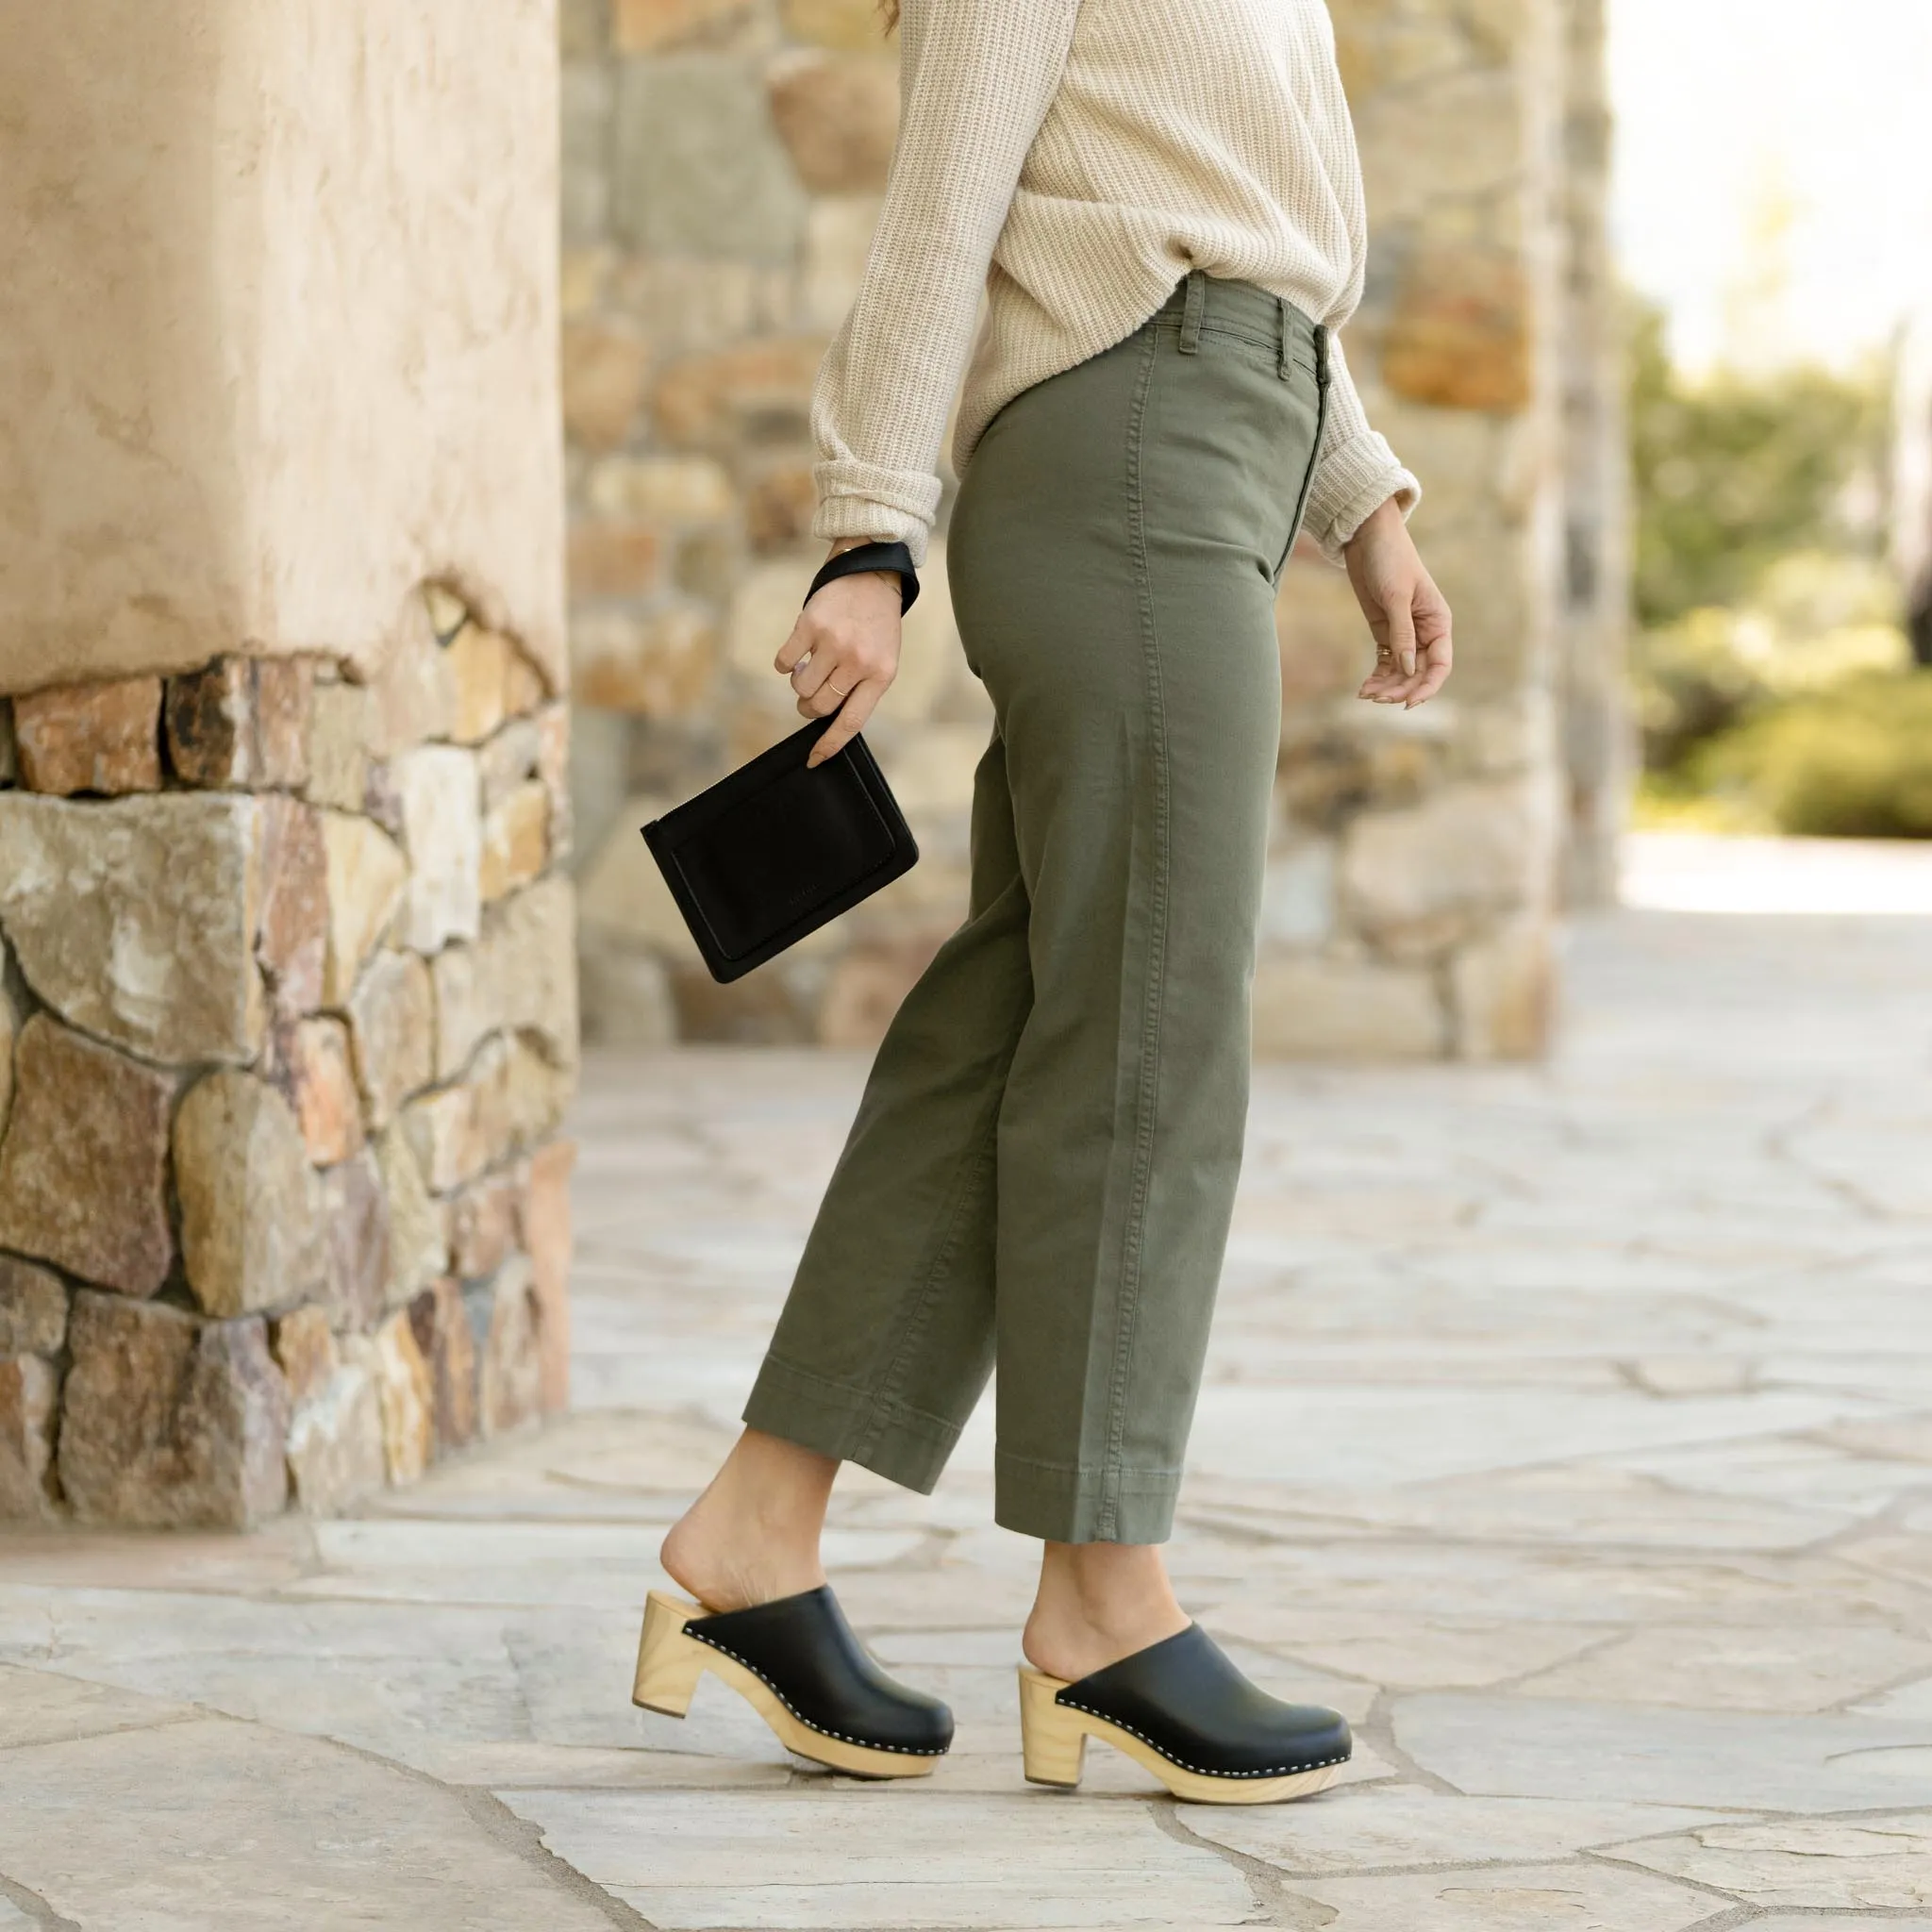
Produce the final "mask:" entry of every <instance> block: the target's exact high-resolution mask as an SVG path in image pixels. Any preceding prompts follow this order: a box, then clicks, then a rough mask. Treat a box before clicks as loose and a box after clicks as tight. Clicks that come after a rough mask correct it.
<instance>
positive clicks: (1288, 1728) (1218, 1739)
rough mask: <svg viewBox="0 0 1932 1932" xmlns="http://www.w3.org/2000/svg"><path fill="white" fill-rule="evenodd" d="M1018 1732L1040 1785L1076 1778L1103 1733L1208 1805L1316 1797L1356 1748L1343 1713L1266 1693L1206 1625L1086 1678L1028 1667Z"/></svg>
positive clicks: (1181, 1794)
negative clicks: (1244, 1673)
mask: <svg viewBox="0 0 1932 1932" xmlns="http://www.w3.org/2000/svg"><path fill="white" fill-rule="evenodd" d="M1020 1730H1021V1739H1022V1742H1023V1745H1024V1752H1025V1768H1026V1775H1027V1777H1028V1779H1029V1780H1031V1782H1033V1783H1034V1784H1037V1785H1062V1786H1068V1787H1071V1786H1074V1785H1077V1784H1078V1783H1079V1782H1080V1772H1081V1768H1082V1765H1083V1762H1084V1760H1085V1757H1086V1751H1087V1740H1088V1739H1089V1738H1090V1737H1092V1738H1100V1739H1103V1740H1105V1741H1106V1742H1108V1743H1109V1744H1111V1745H1113V1746H1114V1747H1115V1749H1116V1750H1120V1751H1124V1752H1125V1753H1126V1754H1127V1756H1128V1757H1132V1758H1135V1759H1137V1760H1138V1761H1139V1762H1140V1763H1141V1764H1143V1765H1145V1766H1146V1768H1147V1769H1148V1770H1149V1771H1151V1772H1152V1773H1153V1774H1154V1775H1155V1776H1156V1777H1158V1779H1159V1780H1160V1781H1161V1783H1162V1784H1164V1785H1165V1786H1166V1787H1167V1788H1168V1790H1171V1791H1172V1792H1173V1793H1174V1795H1175V1797H1177V1798H1186V1799H1189V1800H1191V1802H1192V1803H1194V1804H1199V1805H1269V1804H1275V1803H1279V1802H1280V1801H1281V1800H1283V1799H1286V1798H1306V1797H1308V1796H1310V1795H1311V1794H1312V1793H1314V1792H1316V1791H1319V1790H1322V1789H1323V1787H1324V1786H1325V1785H1327V1784H1330V1783H1332V1782H1333V1780H1334V1779H1335V1777H1336V1775H1337V1774H1339V1773H1340V1771H1341V1767H1342V1766H1343V1765H1344V1764H1346V1763H1347V1762H1348V1759H1349V1754H1350V1752H1351V1751H1352V1750H1353V1748H1354V1745H1353V1741H1352V1740H1351V1739H1350V1737H1349V1730H1348V1724H1347V1722H1346V1720H1345V1719H1343V1718H1342V1717H1341V1716H1340V1715H1339V1714H1338V1713H1337V1712H1335V1711H1332V1710H1324V1709H1323V1708H1321V1707H1319V1706H1316V1705H1306V1704H1283V1703H1282V1702H1281V1701H1280V1699H1279V1698H1274V1697H1270V1696H1269V1695H1268V1694H1267V1692H1266V1691H1260V1690H1257V1688H1256V1687H1255V1686H1254V1685H1253V1684H1251V1683H1249V1682H1248V1680H1247V1678H1245V1677H1244V1676H1242V1675H1241V1672H1240V1671H1239V1670H1237V1669H1236V1668H1235V1666H1234V1664H1233V1663H1232V1662H1230V1661H1229V1659H1228V1657H1227V1656H1226V1654H1225V1653H1224V1651H1223V1650H1222V1649H1221V1647H1220V1645H1219V1644H1217V1643H1216V1642H1215V1641H1214V1640H1213V1639H1212V1638H1211V1637H1209V1636H1208V1633H1207V1632H1206V1631H1205V1630H1203V1629H1202V1628H1201V1626H1200V1625H1199V1624H1189V1625H1188V1627H1187V1628H1186V1629H1185V1630H1183V1631H1181V1632H1180V1634H1179V1635H1178V1636H1175V1637H1169V1638H1166V1639H1164V1640H1163V1641H1161V1642H1159V1643H1155V1644H1150V1645H1149V1646H1148V1647H1147V1648H1146V1649H1145V1650H1139V1651H1136V1652H1135V1653H1134V1655H1133V1656H1132V1657H1123V1658H1122V1659H1121V1661H1120V1662H1119V1663H1117V1664H1109V1665H1108V1667H1107V1668H1106V1669H1105V1670H1103V1671H1095V1672H1094V1673H1093V1674H1092V1675H1091V1676H1088V1677H1082V1678H1081V1679H1080V1680H1079V1681H1078V1682H1077V1683H1073V1684H1069V1683H1066V1682H1064V1681H1063V1680H1062V1679H1060V1678H1058V1677H1049V1676H1047V1675H1046V1674H1045V1673H1044V1672H1041V1671H1036V1670H1031V1669H1027V1668H1025V1667H1023V1668H1022V1669H1021V1672H1020Z"/></svg>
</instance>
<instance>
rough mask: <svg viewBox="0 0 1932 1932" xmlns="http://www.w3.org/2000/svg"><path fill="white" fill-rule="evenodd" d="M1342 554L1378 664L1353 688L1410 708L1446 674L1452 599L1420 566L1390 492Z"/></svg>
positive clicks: (1452, 656)
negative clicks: (1346, 562) (1450, 600)
mask: <svg viewBox="0 0 1932 1932" xmlns="http://www.w3.org/2000/svg"><path fill="white" fill-rule="evenodd" d="M1342 555H1343V556H1344V558H1346V559H1347V561H1348V580H1349V582H1350V583H1351V584H1352V585H1353V586H1354V587H1355V600H1356V602H1357V604H1359V605H1360V606H1361V607H1362V615H1363V616H1364V617H1366V618H1367V619H1368V620H1369V628H1370V629H1371V630H1372V631H1374V634H1375V668H1374V670H1373V671H1372V672H1370V673H1369V675H1368V677H1367V679H1366V681H1365V682H1364V683H1363V685H1362V688H1361V690H1360V691H1357V693H1356V695H1357V697H1360V698H1366V699H1367V700H1368V701H1369V702H1370V703H1371V704H1373V705H1400V706H1401V707H1402V708H1404V709H1405V710H1409V711H1412V710H1414V709H1415V708H1416V706H1418V705H1421V704H1426V703H1427V702H1428V701H1429V699H1431V698H1432V697H1434V696H1435V695H1436V693H1437V692H1438V691H1441V689H1442V686H1443V685H1444V684H1445V683H1446V682H1447V681H1448V677H1449V672H1450V668H1451V666H1452V665H1453V664H1454V663H1455V660H1456V645H1455V641H1454V640H1453V638H1452V637H1451V634H1450V633H1451V622H1450V617H1449V606H1448V604H1447V603H1446V602H1445V601H1444V599H1443V596H1442V593H1441V591H1439V590H1437V588H1436V582H1435V579H1434V578H1433V577H1432V576H1430V575H1429V574H1428V572H1427V571H1426V570H1424V568H1423V560H1422V558H1421V557H1420V556H1419V555H1418V554H1417V552H1416V547H1415V543H1414V541H1413V540H1412V539H1411V538H1410V536H1409V534H1408V525H1407V524H1406V523H1404V522H1403V520H1402V511H1401V509H1400V508H1398V506H1397V505H1396V502H1395V499H1394V498H1393V497H1392V496H1391V498H1390V499H1389V501H1388V502H1387V503H1385V504H1383V505H1382V507H1381V508H1379V509H1377V510H1376V511H1375V512H1374V514H1373V515H1372V516H1371V517H1370V518H1369V520H1368V522H1367V523H1365V524H1364V525H1362V526H1361V528H1360V529H1358V530H1357V532H1356V533H1355V535H1354V536H1353V537H1351V538H1350V539H1349V541H1348V542H1347V544H1346V545H1345V546H1344V547H1343V550H1342Z"/></svg>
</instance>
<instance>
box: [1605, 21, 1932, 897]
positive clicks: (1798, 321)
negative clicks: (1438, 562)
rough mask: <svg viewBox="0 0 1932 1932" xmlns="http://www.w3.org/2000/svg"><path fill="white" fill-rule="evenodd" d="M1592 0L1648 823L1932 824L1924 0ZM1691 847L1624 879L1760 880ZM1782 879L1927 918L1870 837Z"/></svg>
mask: <svg viewBox="0 0 1932 1932" xmlns="http://www.w3.org/2000/svg"><path fill="white" fill-rule="evenodd" d="M1609 17H1610V32H1611V41H1610V67H1611V85H1612V90H1613V96H1614V101H1615V107H1616V113H1617V169H1616V191H1615V201H1614V222H1615V231H1616V241H1617V247H1618V254H1619V259H1620V263H1621V267H1622V271H1623V274H1624V278H1625V280H1626V282H1627V284H1628V287H1629V290H1630V293H1631V318H1630V382H1631V423H1632V455H1633V469H1634V475H1635V481H1636V486H1637V502H1636V519H1637V546H1636V549H1637V581H1636V619H1637V631H1636V638H1635V644H1634V649H1633V666H1634V672H1635V677H1636V683H1637V693H1636V699H1637V708H1638V716H1639V723H1640V725H1641V732H1642V738H1643V752H1644V766H1645V769H1644V773H1643V776H1642V779H1641V784H1640V787H1639V791H1638V797H1637V801H1636V807H1635V819H1636V824H1637V826H1638V828H1639V831H1640V834H1642V833H1645V832H1648V833H1652V834H1655V833H1657V832H1659V831H1667V832H1673V833H1676V834H1679V835H1682V834H1686V833H1690V834H1696V833H1703V834H1707V835H1716V834H1722V835H1729V836H1731V837H1750V836H1753V835H1758V836H1762V835H1767V834H1785V835H1809V836H1823V837H1830V838H1839V839H1847V838H1864V839H1874V838H1875V839H1887V840H1901V839H1909V840H1924V839H1927V838H1932V670H1927V669H1925V668H1924V663H1925V661H1926V660H1927V659H1928V658H1932V611H1928V608H1927V607H1928V603H1932V584H1928V581H1927V557H1928V552H1932V493H1928V478H1932V246H1928V243H1932V117H1928V115H1927V113H1926V110H1925V102H1926V93H1927V88H1928V84H1932V7H1927V6H1926V5H1925V4H1924V0H1841V4H1840V5H1838V6H1835V7H1832V8H1820V7H1818V6H1816V5H1807V4H1799V0H1761V4H1757V5H1753V6H1750V7H1741V6H1739V5H1736V4H1734V0H1613V4H1612V6H1611V7H1610V9H1609ZM1915 639H1916V642H1917V660H1918V661H1917V662H1916V663H1915V660H1914V650H1913V642H1914V640H1915ZM1690 850H1691V848H1689V847H1685V848H1680V849H1679V850H1677V851H1676V852H1673V851H1672V850H1671V849H1669V848H1667V847H1659V846H1658V845H1657V843H1656V841H1655V840H1654V839H1650V840H1647V839H1645V838H1644V837H1641V836H1640V837H1639V838H1638V839H1637V840H1636V841H1633V847H1632V854H1631V859H1632V871H1631V876H1632V879H1633V884H1634V891H1635V895H1636V896H1638V897H1639V898H1646V897H1650V898H1655V897H1657V896H1661V897H1663V898H1666V899H1668V898H1671V897H1673V896H1674V895H1675V896H1677V897H1682V896H1684V895H1685V894H1686V893H1689V894H1690V895H1691V897H1693V898H1694V897H1696V896H1697V895H1698V894H1699V893H1700V892H1702V893H1709V892H1711V891H1718V890H1719V887H1718V886H1717V885H1716V884H1713V883H1709V882H1708V881H1711V880H1713V878H1714V877H1715V874H1717V873H1719V872H1722V874H1723V875H1724V877H1723V884H1722V891H1723V892H1727V893H1729V894H1730V895H1731V896H1733V897H1736V898H1739V899H1740V901H1741V902H1742V904H1744V905H1745V906H1756V905H1757V904H1758V903H1760V901H1761V900H1762V899H1763V897H1764V893H1765V891H1769V890H1771V889H1770V888H1769V887H1768V886H1767V887H1763V888H1761V889H1759V888H1754V887H1753V886H1752V884H1751V881H1752V879H1753V877H1754V876H1755V874H1754V872H1753V869H1752V867H1751V865H1750V863H1749V860H1748V858H1747V856H1746V848H1742V847H1726V848H1724V849H1723V850H1722V854H1721V859H1722V863H1721V864H1713V862H1712V858H1711V855H1709V854H1706V855H1705V856H1704V858H1702V859H1700V860H1698V861H1697V863H1695V864H1691V861H1690V860H1689V859H1688V858H1686V856H1685V855H1686V853H1687V852H1689V851H1690ZM1893 856H1894V857H1895V858H1900V859H1903V858H1906V856H1907V855H1906V853H1905V852H1904V851H1903V850H1901V851H1898V852H1897V853H1896V854H1895V855H1893ZM1687 866H1688V867H1689V870H1690V871H1691V872H1694V873H1697V874H1700V875H1702V876H1703V877H1704V878H1705V879H1706V880H1707V883H1706V884H1705V885H1702V886H1691V885H1688V884H1687V883H1686V877H1687V872H1686V868H1687ZM1784 875H1785V876H1787V877H1788V878H1791V879H1794V880H1798V879H1802V880H1805V881H1808V882H1809V883H1808V884H1807V885H1804V886H1802V887H1800V886H1798V885H1795V884H1794V886H1793V890H1794V891H1798V893H1799V896H1800V897H1802V898H1804V899H1805V900H1806V903H1807V904H1809V903H1812V902H1813V901H1816V903H1817V904H1818V906H1819V909H1828V908H1837V907H1838V906H1840V903H1848V904H1850V905H1852V906H1857V905H1861V904H1863V903H1865V902H1866V901H1867V900H1872V901H1874V902H1875V903H1876V904H1881V905H1883V906H1884V907H1887V908H1896V909H1904V908H1905V906H1906V905H1907V904H1909V903H1911V902H1913V901H1915V900H1916V901H1918V902H1919V903H1918V904H1917V906H1916V908H1915V909H1921V910H1923V909H1924V902H1925V900H1926V894H1924V893H1910V892H1907V893H1904V894H1901V891H1900V890H1899V888H1898V886H1897V883H1896V881H1897V877H1898V873H1897V868H1896V866H1890V867H1888V866H1886V865H1884V864H1882V863H1881V864H1879V865H1878V867H1877V869H1876V870H1875V871H1874V869H1873V865H1872V856H1871V855H1870V854H1866V855H1858V854H1855V853H1853V852H1851V851H1850V850H1847V849H1843V848H1832V849H1829V850H1821V851H1819V852H1816V853H1813V854H1811V855H1810V857H1809V858H1808V860H1807V862H1806V864H1805V865H1803V866H1802V867H1800V868H1798V869H1797V870H1796V871H1795V872H1793V871H1791V870H1790V869H1787V871H1786V873H1785V874H1784Z"/></svg>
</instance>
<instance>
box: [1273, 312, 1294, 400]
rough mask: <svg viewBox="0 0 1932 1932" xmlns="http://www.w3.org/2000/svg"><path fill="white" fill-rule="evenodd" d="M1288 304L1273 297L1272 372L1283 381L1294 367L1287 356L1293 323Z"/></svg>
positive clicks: (1286, 379)
mask: <svg viewBox="0 0 1932 1932" xmlns="http://www.w3.org/2000/svg"><path fill="white" fill-rule="evenodd" d="M1290 312H1291V311H1290V309H1289V306H1288V304H1287V303H1286V302H1285V301H1283V300H1282V298H1281V297H1280V296H1279V295H1277V296H1275V298H1274V373H1275V375H1278V376H1280V378H1281V379H1282V381H1283V382H1287V381H1288V380H1289V379H1290V375H1291V371H1292V369H1293V367H1294V363H1293V360H1292V359H1291V357H1290V356H1289V353H1288V345H1289V342H1290V341H1291V337H1292V335H1293V325H1292V323H1291V321H1290V320H1289V316H1290Z"/></svg>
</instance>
